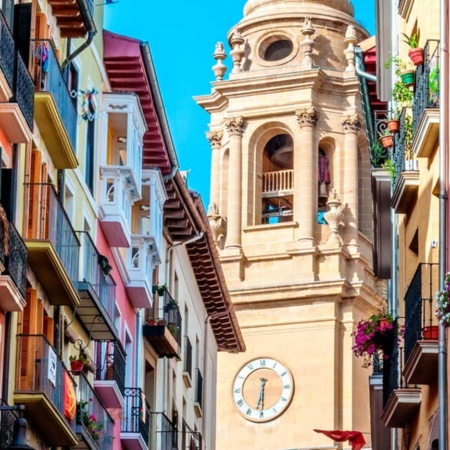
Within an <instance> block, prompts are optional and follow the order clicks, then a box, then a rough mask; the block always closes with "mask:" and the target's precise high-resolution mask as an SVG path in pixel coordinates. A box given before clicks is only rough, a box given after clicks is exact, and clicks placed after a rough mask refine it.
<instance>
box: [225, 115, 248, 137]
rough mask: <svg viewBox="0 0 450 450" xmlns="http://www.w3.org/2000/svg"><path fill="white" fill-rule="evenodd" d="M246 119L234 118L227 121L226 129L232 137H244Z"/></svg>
mask: <svg viewBox="0 0 450 450" xmlns="http://www.w3.org/2000/svg"><path fill="white" fill-rule="evenodd" d="M244 122H245V121H244V118H243V117H232V118H231V119H227V120H226V121H225V127H226V129H227V131H228V134H229V135H230V136H233V135H239V136H242V135H243V134H244V128H245V127H244Z"/></svg>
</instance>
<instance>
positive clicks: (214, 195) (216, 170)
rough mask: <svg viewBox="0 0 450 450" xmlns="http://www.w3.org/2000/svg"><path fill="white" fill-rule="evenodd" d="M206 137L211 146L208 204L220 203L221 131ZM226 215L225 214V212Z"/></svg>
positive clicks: (210, 132)
mask: <svg viewBox="0 0 450 450" xmlns="http://www.w3.org/2000/svg"><path fill="white" fill-rule="evenodd" d="M206 137H207V139H208V141H209V143H210V145H211V151H212V156H211V191H210V192H211V199H210V202H211V204H212V203H217V204H218V205H220V206H221V207H222V205H221V203H220V190H221V186H220V148H221V146H222V137H223V132H222V131H208V132H207V133H206ZM225 214H226V212H225Z"/></svg>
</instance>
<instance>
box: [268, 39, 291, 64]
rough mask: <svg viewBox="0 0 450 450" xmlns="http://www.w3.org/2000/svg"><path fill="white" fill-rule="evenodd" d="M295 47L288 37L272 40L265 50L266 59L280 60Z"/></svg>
mask: <svg viewBox="0 0 450 450" xmlns="http://www.w3.org/2000/svg"><path fill="white" fill-rule="evenodd" d="M293 48H294V46H293V45H292V42H291V41H289V40H287V39H280V40H279V41H275V42H272V43H271V44H270V45H269V46H268V47H267V48H266V51H265V52H264V59H265V60H266V61H280V60H282V59H284V58H286V57H288V56H289V55H290V54H291V52H292V49H293Z"/></svg>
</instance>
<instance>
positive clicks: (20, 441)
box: [0, 405, 35, 450]
mask: <svg viewBox="0 0 450 450" xmlns="http://www.w3.org/2000/svg"><path fill="white" fill-rule="evenodd" d="M0 411H18V412H19V417H18V418H17V419H16V420H15V421H14V424H13V426H14V429H13V439H12V442H11V444H10V445H9V446H8V447H7V449H11V450H35V449H34V448H33V447H30V446H29V445H28V444H27V429H28V423H27V421H26V420H25V418H24V417H23V412H24V411H25V406H24V405H14V406H3V405H0Z"/></svg>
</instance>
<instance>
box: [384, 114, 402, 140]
mask: <svg viewBox="0 0 450 450" xmlns="http://www.w3.org/2000/svg"><path fill="white" fill-rule="evenodd" d="M399 117H400V113H399V111H391V112H390V113H389V117H388V119H387V121H386V125H387V127H388V128H389V131H390V132H391V133H394V134H395V133H398V130H399V127H400V119H399Z"/></svg>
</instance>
